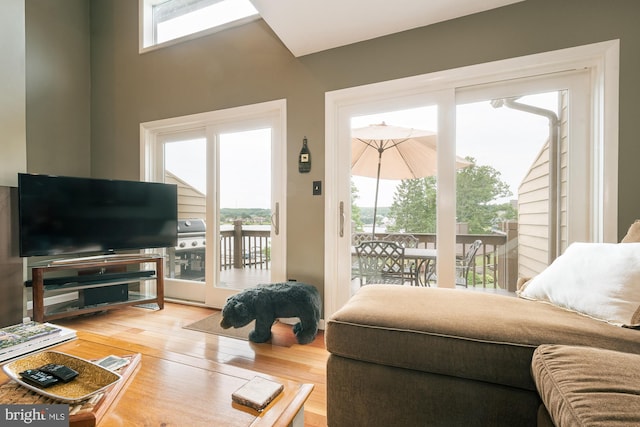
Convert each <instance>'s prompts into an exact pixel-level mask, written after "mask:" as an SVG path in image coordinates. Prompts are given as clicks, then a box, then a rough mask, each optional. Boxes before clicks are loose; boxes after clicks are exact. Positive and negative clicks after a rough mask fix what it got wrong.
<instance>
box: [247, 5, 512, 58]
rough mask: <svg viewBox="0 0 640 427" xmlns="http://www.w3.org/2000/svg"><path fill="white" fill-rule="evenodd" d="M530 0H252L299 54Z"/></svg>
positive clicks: (286, 42) (288, 44)
mask: <svg viewBox="0 0 640 427" xmlns="http://www.w3.org/2000/svg"><path fill="white" fill-rule="evenodd" d="M520 1H524V0H251V2H252V3H253V5H254V6H255V7H256V9H258V11H259V12H260V15H261V16H262V18H263V19H264V20H265V21H266V22H267V24H269V26H270V27H271V29H273V31H274V32H275V33H276V34H277V35H278V37H279V38H280V40H282V42H283V43H284V44H285V46H287V48H289V50H290V51H291V52H292V53H293V54H294V55H295V56H302V55H308V54H310V53H314V52H319V51H322V50H326V49H331V48H334V47H338V46H344V45H347V44H351V43H356V42H359V41H363V40H369V39H372V38H376V37H380V36H384V35H387V34H393V33H397V32H400V31H405V30H409V29H411V28H417V27H424V26H426V25H430V24H435V23H436V22H442V21H446V20H449V19H453V18H458V17H461V16H465V15H471V14H473V13H478V12H482V11H485V10H489V9H494V8H497V7H501V6H505V5H508V4H512V3H517V2H520Z"/></svg>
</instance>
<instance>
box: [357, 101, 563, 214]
mask: <svg viewBox="0 0 640 427" xmlns="http://www.w3.org/2000/svg"><path fill="white" fill-rule="evenodd" d="M518 101H519V102H521V103H524V104H530V105H536V106H539V107H542V108H546V109H551V110H553V111H556V110H557V95H556V93H555V92H554V93H552V94H544V95H532V96H525V97H522V98H520V99H519V100H518ZM381 122H385V123H386V124H388V125H389V124H392V125H396V126H404V127H411V128H416V129H424V130H431V131H434V132H437V130H438V129H437V116H436V110H435V108H433V107H422V108H416V109H411V110H403V111H394V112H389V113H381V114H374V115H369V116H361V117H354V118H353V119H352V121H351V126H352V128H359V127H364V126H368V125H370V124H379V123H381ZM548 136H549V124H548V121H547V119H546V118H544V117H540V116H536V115H533V114H530V113H525V112H522V111H517V110H512V109H509V108H505V107H502V108H497V109H496V108H493V107H492V106H491V105H490V103H489V101H483V102H477V103H472V104H466V105H460V106H458V110H457V114H456V154H457V155H458V156H459V157H462V158H464V157H466V156H471V157H473V158H475V159H476V164H478V165H490V166H493V167H494V168H495V169H496V170H498V171H499V172H500V173H501V178H502V180H503V181H505V182H507V183H508V184H509V188H510V189H511V192H512V193H513V197H512V198H513V199H515V198H517V194H518V186H519V185H520V183H521V181H522V179H523V178H524V176H525V174H526V172H527V170H528V169H529V167H530V166H531V164H532V163H533V161H534V160H535V158H536V157H537V155H538V153H539V152H540V150H541V149H542V146H543V144H544V143H545V141H546V140H547V138H548ZM382 162H383V163H384V154H383V156H382ZM352 179H353V182H354V184H355V185H356V187H357V188H358V200H357V202H356V204H357V205H358V206H361V207H372V206H373V205H374V201H375V184H376V179H375V178H366V177H357V176H354V177H352ZM399 183H400V181H391V180H380V190H379V195H378V206H391V204H392V203H393V194H394V190H395V188H396V186H397V185H398V184H399ZM506 201H508V199H505V200H500V201H499V202H506Z"/></svg>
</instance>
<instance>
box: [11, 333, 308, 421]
mask: <svg viewBox="0 0 640 427" xmlns="http://www.w3.org/2000/svg"><path fill="white" fill-rule="evenodd" d="M51 350H55V351H61V352H64V353H68V354H71V355H74V356H78V357H82V358H84V359H98V358H101V357H104V356H108V355H110V354H114V355H118V356H125V355H131V354H136V353H140V354H141V360H140V363H139V364H138V366H137V368H136V371H135V372H134V373H133V374H132V376H131V378H130V379H129V380H128V381H127V382H126V383H124V386H123V387H122V389H121V390H120V391H119V392H118V393H117V395H116V396H115V398H114V399H113V401H112V402H111V403H110V405H109V406H108V408H106V410H105V411H104V413H103V414H99V416H98V417H97V418H98V426H100V427H106V426H122V425H132V426H134V425H136V426H137V425H168V426H171V425H173V426H180V425H189V426H194V427H195V426H207V427H209V426H214V425H215V426H233V427H236V426H253V427H264V426H292V427H302V426H303V425H304V403H305V401H306V400H307V398H308V397H309V395H310V394H311V391H312V390H313V384H300V383H297V382H294V381H289V380H286V379H283V378H278V377H273V376H271V375H264V374H260V373H257V372H253V371H249V370H246V369H241V368H237V367H234V366H229V365H225V364H222V363H218V362H213V361H210V360H205V359H201V358H197V357H193V356H187V355H183V354H178V353H173V352H170V351H166V350H163V349H153V348H149V347H146V346H141V345H138V344H135V343H131V342H127V341H123V340H118V339H114V338H110V337H105V336H101V335H97V334H92V333H88V332H78V339H77V340H73V341H69V342H66V343H64V344H61V345H58V346H56V347H53V348H52V349H51ZM256 375H260V376H263V377H265V378H269V379H273V380H275V381H278V382H280V383H282V384H284V391H283V392H282V393H281V394H280V395H279V396H278V397H277V398H276V399H275V400H274V401H273V402H272V403H270V404H269V406H267V408H266V409H265V410H264V411H263V412H261V413H259V412H257V411H255V410H253V409H250V408H247V407H244V406H241V405H238V404H236V403H235V402H232V400H231V393H232V392H233V391H235V390H236V389H237V388H239V387H240V386H241V385H243V384H244V383H245V382H246V381H247V380H250V379H251V378H253V377H254V376H256ZM6 380H7V377H6V376H5V374H4V373H0V382H4V381H6ZM112 397H113V396H112ZM0 403H3V402H0Z"/></svg>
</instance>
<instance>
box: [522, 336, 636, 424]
mask: <svg viewBox="0 0 640 427" xmlns="http://www.w3.org/2000/svg"><path fill="white" fill-rule="evenodd" d="M531 373H532V376H533V378H534V381H535V383H536V387H537V389H538V392H539V393H540V397H541V398H542V401H543V403H544V405H545V407H546V408H547V411H548V413H549V415H550V416H551V419H552V421H553V423H554V425H555V426H556V427H562V426H596V425H597V426H612V427H613V426H620V427H623V426H625V427H626V426H633V425H640V355H637V354H629V353H621V352H617V351H611V350H603V349H597V348H592V347H574V346H564V345H542V346H540V347H538V348H537V349H536V351H535V352H534V353H533V360H532V363H531Z"/></svg>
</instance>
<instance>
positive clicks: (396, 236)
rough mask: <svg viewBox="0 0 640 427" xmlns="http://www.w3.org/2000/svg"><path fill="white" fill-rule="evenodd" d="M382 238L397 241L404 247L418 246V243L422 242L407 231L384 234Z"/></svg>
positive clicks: (386, 240) (387, 240)
mask: <svg viewBox="0 0 640 427" xmlns="http://www.w3.org/2000/svg"><path fill="white" fill-rule="evenodd" d="M380 240H383V241H385V242H393V243H396V244H398V245H400V246H402V247H403V248H417V247H418V243H419V242H420V241H419V240H418V238H417V237H416V236H414V235H413V234H406V233H389V234H387V235H385V236H383V237H382V239H380Z"/></svg>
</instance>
